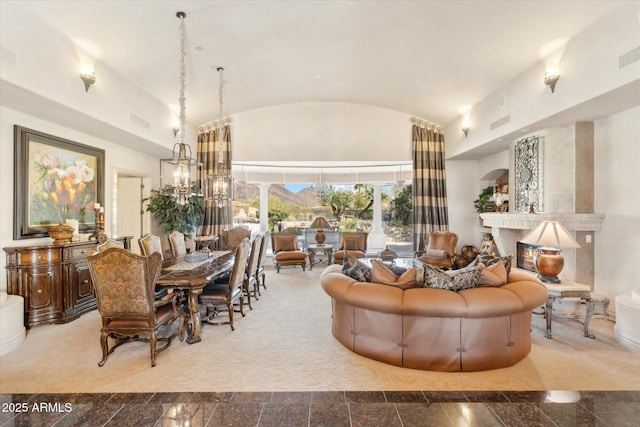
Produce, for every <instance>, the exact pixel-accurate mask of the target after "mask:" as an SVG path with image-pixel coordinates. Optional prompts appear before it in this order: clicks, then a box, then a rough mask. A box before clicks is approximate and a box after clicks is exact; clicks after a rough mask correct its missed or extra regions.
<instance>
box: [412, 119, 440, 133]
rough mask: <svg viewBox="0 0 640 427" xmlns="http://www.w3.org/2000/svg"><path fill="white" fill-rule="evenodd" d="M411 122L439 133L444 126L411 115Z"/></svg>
mask: <svg viewBox="0 0 640 427" xmlns="http://www.w3.org/2000/svg"><path fill="white" fill-rule="evenodd" d="M410 121H411V124H412V125H416V126H418V127H421V128H426V129H431V130H434V131H436V132H439V133H443V132H444V128H443V127H442V126H440V125H438V124H435V123H431V122H430V121H429V120H425V119H421V118H418V117H411V120H410Z"/></svg>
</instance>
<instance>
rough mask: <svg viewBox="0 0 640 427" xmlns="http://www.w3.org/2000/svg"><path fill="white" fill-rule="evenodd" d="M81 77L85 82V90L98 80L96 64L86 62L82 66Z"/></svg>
mask: <svg viewBox="0 0 640 427" xmlns="http://www.w3.org/2000/svg"><path fill="white" fill-rule="evenodd" d="M80 78H81V79H82V81H83V82H84V90H85V92H89V88H90V87H91V85H93V84H94V83H95V82H96V72H95V66H94V65H93V64H91V63H89V62H84V63H83V64H82V67H81V68H80Z"/></svg>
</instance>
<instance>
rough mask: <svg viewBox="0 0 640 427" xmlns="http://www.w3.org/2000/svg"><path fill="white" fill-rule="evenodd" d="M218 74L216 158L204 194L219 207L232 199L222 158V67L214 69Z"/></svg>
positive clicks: (223, 138)
mask: <svg viewBox="0 0 640 427" xmlns="http://www.w3.org/2000/svg"><path fill="white" fill-rule="evenodd" d="M216 70H217V71H218V73H219V74H220V84H219V86H218V108H219V120H218V122H217V124H216V126H217V128H218V132H219V136H218V156H217V157H218V159H217V160H216V164H215V165H214V168H213V175H207V178H206V182H205V184H206V188H205V194H206V198H207V200H208V201H213V202H214V203H216V204H217V205H218V207H219V208H221V207H223V206H225V205H227V203H228V202H229V201H231V200H233V176H232V175H231V170H230V167H227V163H226V162H225V159H224V150H223V145H224V142H225V132H226V130H227V127H226V126H225V124H226V122H225V121H224V120H223V119H222V116H223V111H224V76H223V71H224V68H222V67H218V68H217V69H216Z"/></svg>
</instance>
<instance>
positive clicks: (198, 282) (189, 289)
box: [156, 251, 235, 344]
mask: <svg viewBox="0 0 640 427" xmlns="http://www.w3.org/2000/svg"><path fill="white" fill-rule="evenodd" d="M188 259H189V258H188V257H187V256H184V255H183V256H178V257H175V258H171V259H168V260H165V261H163V263H162V270H161V272H160V276H159V277H158V279H156V286H157V287H159V288H166V289H174V291H178V292H182V293H183V294H184V297H185V299H186V304H185V307H184V310H185V315H186V322H185V325H186V327H187V338H186V341H187V343H189V344H195V343H197V342H200V341H201V340H202V338H201V337H200V331H201V328H202V321H201V318H200V310H199V307H198V296H199V295H200V294H201V293H202V289H203V288H204V287H205V286H206V285H207V283H209V282H211V281H213V280H215V279H217V278H218V277H220V276H223V275H224V274H226V273H228V272H230V271H231V269H232V268H233V263H234V261H235V257H234V254H233V253H232V252H231V251H213V252H210V253H209V254H208V256H207V257H206V258H205V259H199V260H197V261H188Z"/></svg>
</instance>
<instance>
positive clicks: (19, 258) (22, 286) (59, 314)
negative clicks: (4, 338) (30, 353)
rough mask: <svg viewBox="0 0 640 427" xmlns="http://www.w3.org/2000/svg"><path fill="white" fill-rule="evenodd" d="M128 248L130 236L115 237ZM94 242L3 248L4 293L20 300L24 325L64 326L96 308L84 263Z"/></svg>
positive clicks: (87, 267)
mask: <svg viewBox="0 0 640 427" xmlns="http://www.w3.org/2000/svg"><path fill="white" fill-rule="evenodd" d="M116 240H119V241H121V242H123V243H124V245H125V248H127V249H130V248H131V237H120V238H116ZM96 246H97V242H96V241H95V240H93V241H84V242H72V243H58V244H54V243H50V244H42V245H31V246H15V247H7V248H3V249H4V251H5V252H6V253H7V266H6V269H7V293H9V294H13V295H20V296H21V297H23V298H24V318H25V319H24V320H25V326H26V327H28V328H29V327H31V326H34V325H42V324H47V323H67V322H70V321H72V320H74V319H77V318H78V317H79V316H80V315H82V314H84V313H86V312H88V311H91V310H93V309H95V308H96V298H95V293H94V290H93V283H92V281H91V274H90V273H89V266H88V264H87V256H88V255H90V254H92V253H93V252H94V250H95V248H96Z"/></svg>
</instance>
